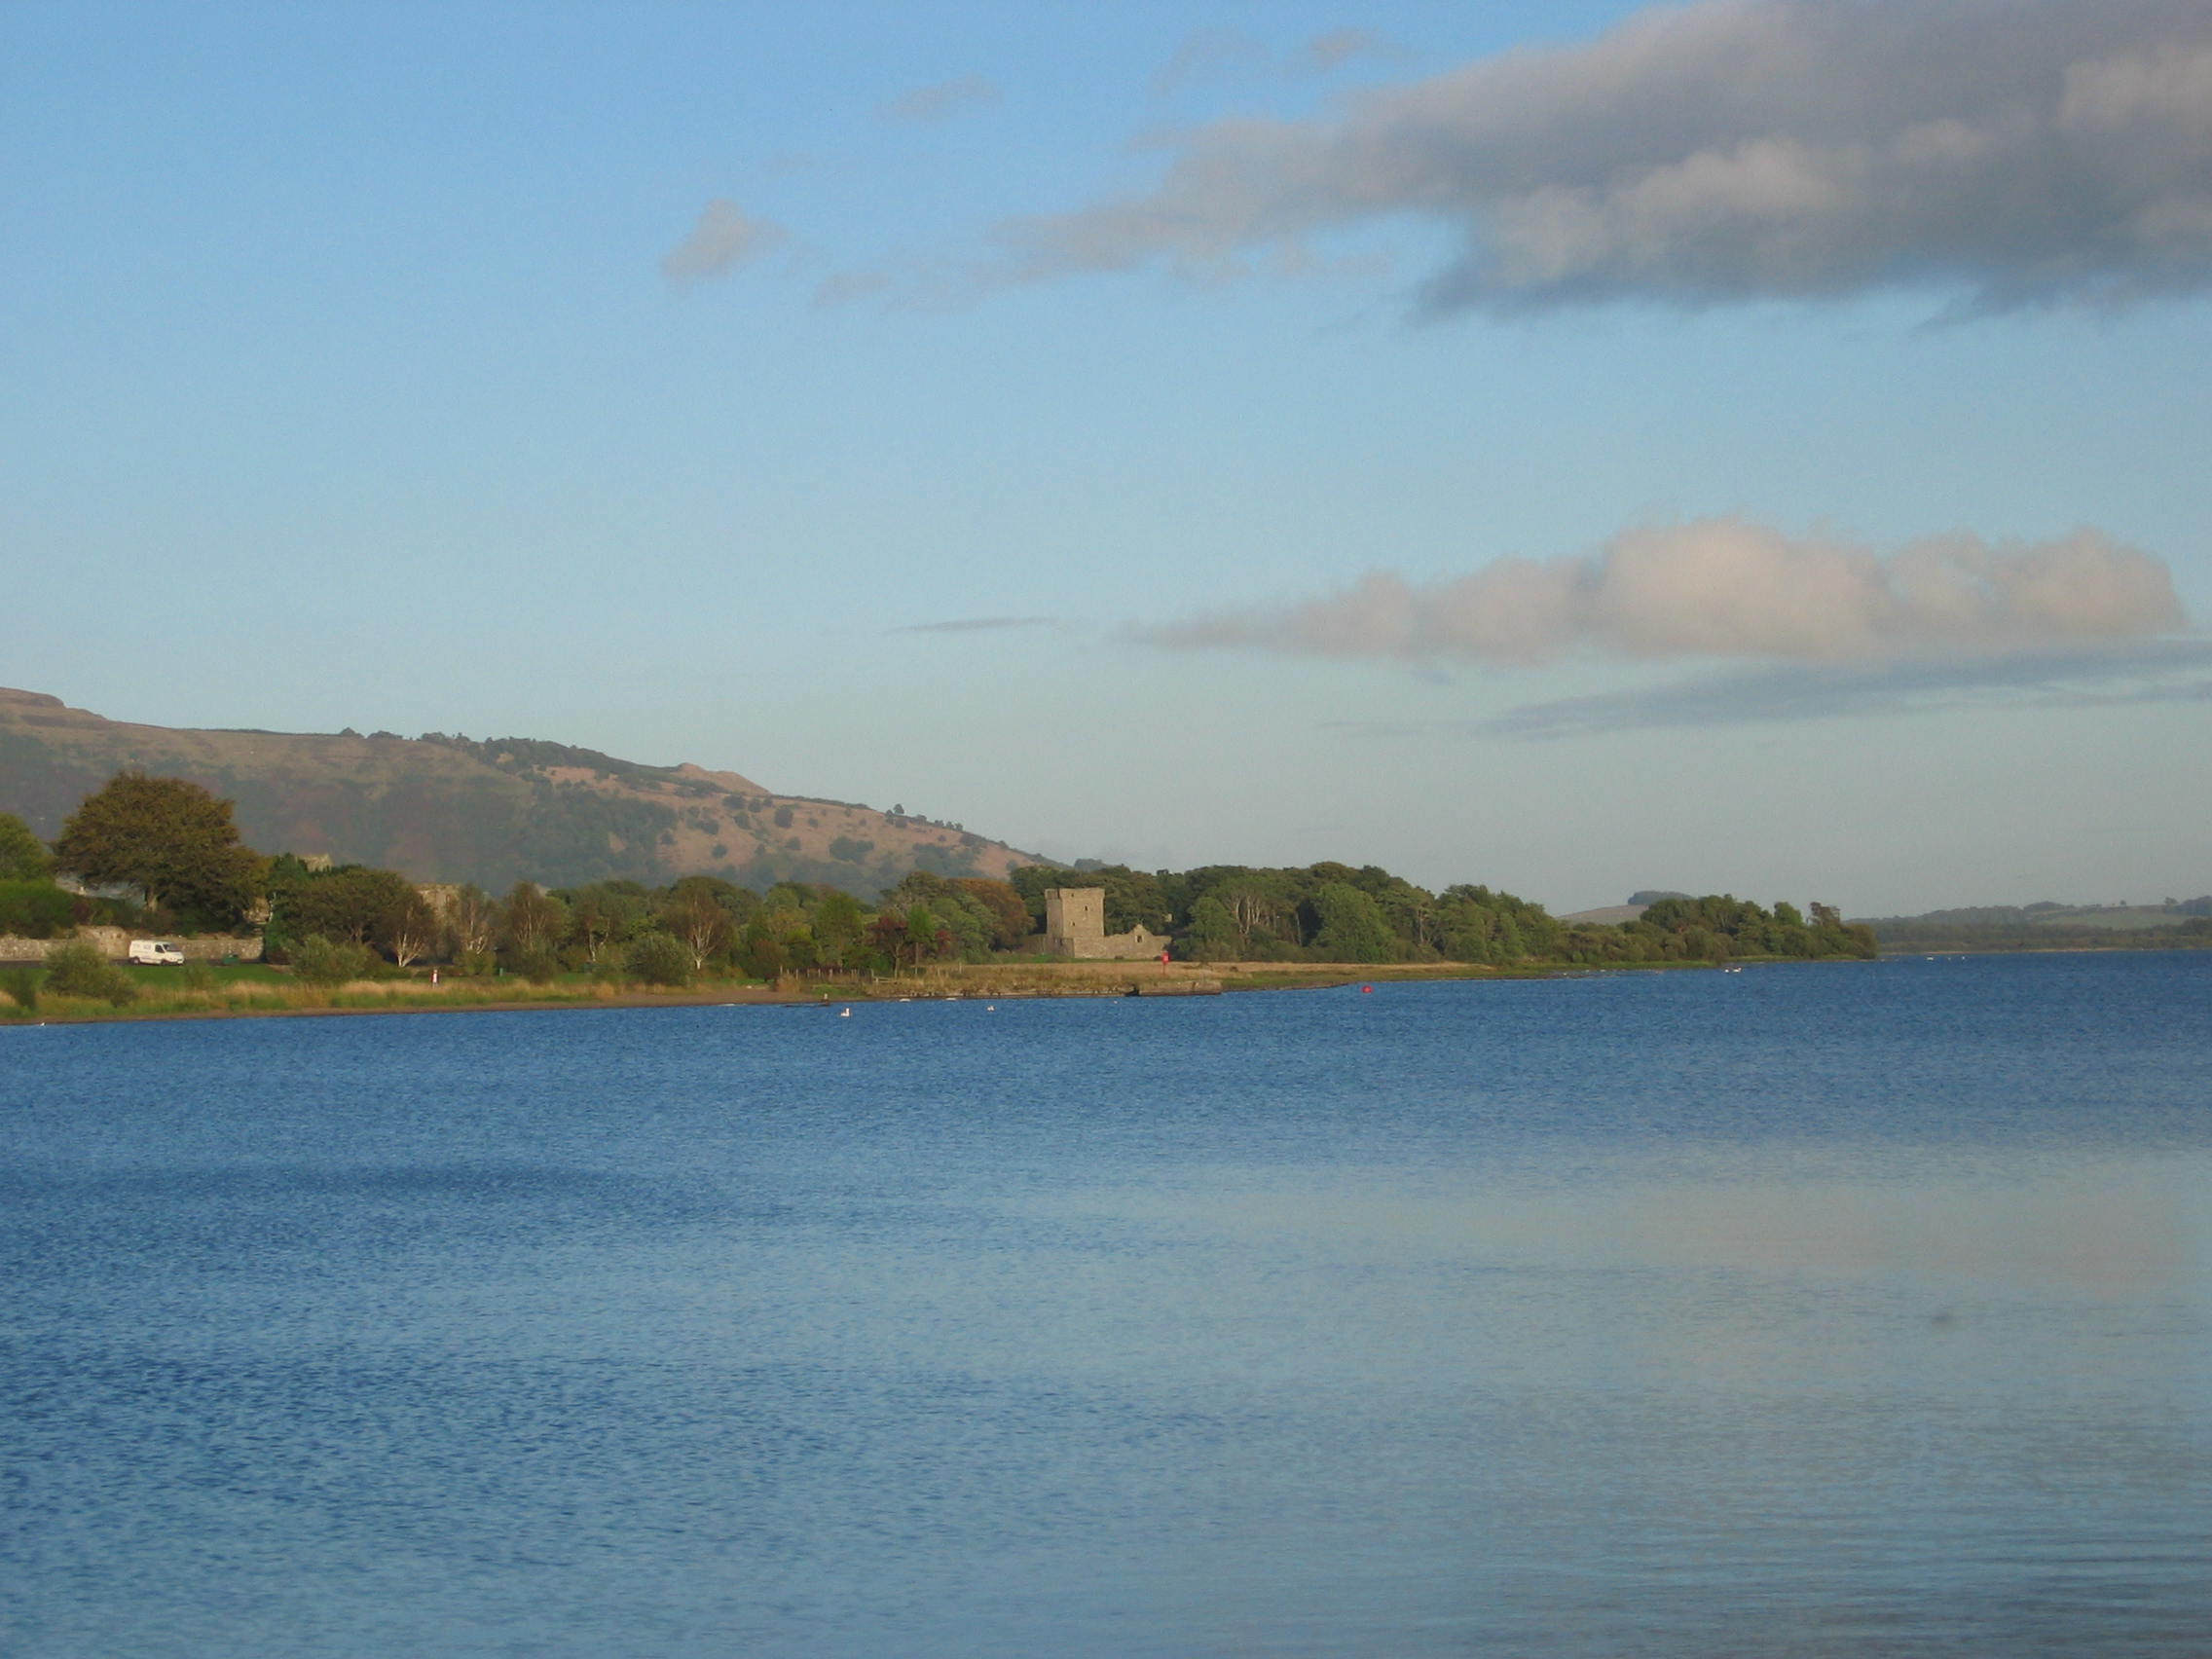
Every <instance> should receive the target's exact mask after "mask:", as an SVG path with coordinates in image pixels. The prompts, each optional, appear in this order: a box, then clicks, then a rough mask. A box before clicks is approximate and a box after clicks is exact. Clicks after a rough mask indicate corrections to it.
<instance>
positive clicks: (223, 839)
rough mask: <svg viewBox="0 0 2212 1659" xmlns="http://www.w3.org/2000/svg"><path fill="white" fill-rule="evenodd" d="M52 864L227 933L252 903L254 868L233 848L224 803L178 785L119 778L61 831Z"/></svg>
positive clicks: (234, 833) (248, 854) (251, 857)
mask: <svg viewBox="0 0 2212 1659" xmlns="http://www.w3.org/2000/svg"><path fill="white" fill-rule="evenodd" d="M54 854H55V862H56V863H58V864H59V865H60V866H61V867H62V868H63V869H66V870H69V871H72V872H73V873H75V874H77V875H80V876H82V877H84V878H85V879H86V880H87V881H100V882H109V881H113V882H128V883H129V884H130V885H131V886H133V887H136V888H138V889H140V890H141V891H142V892H143V893H144V894H145V895H146V903H147V905H148V907H149V908H154V907H160V908H166V909H171V910H174V911H176V912H178V913H179V914H180V915H184V916H187V917H190V918H191V919H193V920H196V921H201V922H207V923H213V924H215V925H217V926H227V925H230V924H233V923H236V922H237V921H238V919H239V918H240V916H241V915H243V914H244V912H245V910H246V907H247V906H248V905H250V904H251V903H253V901H254V896H255V889H256V887H257V886H258V884H259V877H260V871H261V860H260V859H259V858H258V857H256V856H255V854H254V852H253V850H252V849H251V848H250V847H246V846H243V845H241V844H240V841H239V830H238V826H237V824H235V823H233V822H232V819H231V803H230V802H229V801H227V800H223V799H220V798H218V797H217V796H215V795H213V794H211V793H208V792H207V791H206V790H204V789H202V788H201V787H200V786H199V785H198V784H195V783H191V782H188V781H187V780H185V779H183V778H150V777H148V776H146V774H145V773H143V772H123V773H119V774H118V775H117V776H115V777H113V778H110V779H109V780H108V782H107V784H106V786H105V787H104V788H102V789H101V790H99V791H98V792H97V793H93V794H90V795H87V796H86V797H85V799H84V800H83V801H82V802H81V803H80V804H79V805H78V807H77V810H76V811H75V812H73V813H71V814H70V815H69V818H68V821H67V822H66V823H64V824H63V825H62V826H61V837H60V839H59V840H57V841H55V843H54Z"/></svg>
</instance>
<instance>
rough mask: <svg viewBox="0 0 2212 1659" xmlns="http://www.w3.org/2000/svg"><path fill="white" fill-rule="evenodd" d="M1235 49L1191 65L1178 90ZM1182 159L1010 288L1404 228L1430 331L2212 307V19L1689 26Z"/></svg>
mask: <svg viewBox="0 0 2212 1659" xmlns="http://www.w3.org/2000/svg"><path fill="white" fill-rule="evenodd" d="M1345 38H1346V39H1347V40H1348V39H1349V38H1350V37H1348V36H1347V37H1345ZM1220 50H1221V48H1220V46H1219V43H1217V42H1215V43H1209V42H1203V41H1200V42H1197V43H1194V44H1193V45H1191V46H1187V47H1186V49H1185V53H1184V54H1183V55H1181V56H1179V59H1178V63H1177V65H1176V66H1174V67H1175V69H1176V72H1177V74H1178V75H1187V74H1188V73H1190V72H1193V68H1194V66H1195V65H1196V64H1197V63H1198V62H1201V61H1204V60H1207V59H1208V58H1209V55H1213V54H1218V52H1219V51H1220ZM1186 60H1187V61H1186ZM1169 148H1170V149H1171V150H1172V152H1173V160H1172V162H1171V164H1170V166H1169V167H1168V169H1167V172H1166V175H1165V177H1164V178H1163V179H1162V180H1161V183H1160V184H1159V185H1158V187H1157V188H1155V189H1153V190H1151V191H1149V192H1146V193H1143V194H1140V195H1137V196H1134V197H1130V198H1126V199H1124V200H1120V201H1110V202H1105V203H1097V204H1095V205H1092V206H1088V207H1085V208H1081V209H1078V210H1076V211H1073V212H1068V213H1062V214H1056V215H1048V216H1038V217H1031V218H1026V219H1021V220H1018V221H1014V222H1011V223H1009V224H1007V225H1005V226H1003V227H1001V233H1000V235H1001V240H1002V242H1003V244H1004V246H1005V247H1006V249H1007V251H1008V253H1009V255H1010V259H1011V265H1010V271H1011V274H1012V275H1013V276H1015V277H1017V278H1040V277H1045V276H1054V275H1059V274H1063V273H1068V272H1074V271H1086V270H1117V269H1127V268H1132V267H1136V266H1141V265H1146V264H1150V263H1155V262H1161V263H1166V264H1168V265H1171V266H1175V267H1177V268H1180V269H1184V270H1188V271H1196V272H1203V273H1205V274H1207V275H1219V274H1220V273H1221V272H1222V271H1223V270H1225V269H1228V270H1234V269H1238V268H1241V267H1243V266H1245V265H1246V264H1247V263H1248V262H1249V260H1250V258H1251V256H1252V255H1254V254H1257V253H1262V252H1265V251H1269V250H1273V249H1279V248H1280V247H1281V246H1282V245H1284V244H1286V243H1298V242H1300V241H1302V240H1306V239H1308V238H1310V237H1312V236H1315V235H1319V234H1326V233H1329V232H1331V231H1335V230H1340V229H1344V228H1346V227H1351V226H1356V225H1359V224H1363V223H1368V222H1373V221H1381V220H1386V219H1392V218H1403V217H1411V218H1415V219H1425V220H1430V221H1435V222H1440V223H1442V224H1445V225H1447V226H1449V227H1451V228H1453V229H1454V230H1456V232H1457V233H1458V234H1459V236H1460V238H1461V244H1462V245H1461V251H1460V253H1459V255H1458V256H1457V257H1456V259H1454V260H1453V261H1452V262H1451V263H1450V264H1449V265H1448V266H1447V267H1446V268H1445V269H1444V270H1443V271H1441V272H1439V273H1438V274H1436V276H1434V277H1433V279H1432V280H1431V282H1430V283H1429V285H1428V289H1427V301H1428V304H1429V305H1430V306H1431V307H1433V308H1436V309H1443V310H1449V309H1452V308H1456V307H1467V306H1486V307H1493V308H1505V307H1513V306H1528V305H1537V304H1558V303H1567V302H1575V301H1591V300H1603V299H1610V298H1622V297H1644V298H1656V299H1661V300H1666V301H1671V302H1676V303H1682V304H1705V303H1712V302H1716V301H1726V300H1738V299H1745V298H1757V297H1776V296H1781V297H1795V298H1818V297H1823V296H1834V295H1841V294H1849V293H1855V292H1860V291H1863V290H1866V289H1869V288H1875V287H1882V286H1890V285H1899V284H1936V285H1946V286H1950V287H1953V288H1956V289H1962V290H1964V291H1965V292H1966V293H1968V294H1969V295H1971V296H1972V299H1973V301H1974V302H1975V303H1977V304H1979V305H1983V306H2005V305H2013V304H2019V303H2023V302H2027V301H2050V300H2092V301H2105V302H2114V301H2124V300H2129V299H2134V298H2138V297H2142V296H2146V295H2153V294H2158V293H2173V292H2192V291H2197V290H2201V289H2203V288H2205V287H2207V286H2212V5H2208V4H2207V3H2206V0H2014V3H2011V4H1998V3H1994V0H1700V3H1697V4H1692V5H1686V6H1678V7H1677V6H1666V7H1654V8H1651V9H1648V10H1646V11H1643V12H1641V13H1639V14H1637V15H1635V16H1634V17H1632V18H1629V19H1628V20H1627V21H1625V22H1623V23H1622V24H1620V25H1619V26H1617V27H1615V28H1614V29H1612V30H1610V31H1609V32H1607V33H1606V34H1604V35H1603V36H1601V37H1599V38H1598V39H1596V40H1594V41H1591V42H1589V43H1587V44H1584V45H1578V46H1572V47H1565V48H1558V49H1550V50H1541V51H1533V50H1531V51H1516V52H1509V53H1504V54H1500V55H1495V56H1492V57H1487V58H1482V59H1479V60H1477V61H1474V62H1471V63H1468V64H1466V65H1463V66H1462V67H1460V68H1458V69H1456V70H1453V71H1451V72H1449V73H1446V74H1443V75H1439V76H1435V77H1432V78H1430V79H1426V80H1421V81H1417V82H1412V83H1408V84H1405V85H1401V86H1398V87H1394V88H1389V89H1385V90H1382V91H1378V92H1371V93H1368V94H1366V95H1365V96H1363V97H1361V98H1359V99H1357V100H1356V101H1353V102H1351V103H1349V104H1348V105H1346V107H1345V109H1344V110H1343V111H1342V112H1341V113H1339V114H1337V115H1333V116H1330V117H1326V118H1319V119H1313V120H1306V121H1286V120H1256V119H1246V120H1237V121H1226V122H1220V123H1216V124H1213V125H1210V126H1206V127H1201V128H1198V129H1195V130H1192V131H1189V132H1187V133H1184V134H1182V135H1180V136H1179V137H1177V138H1175V139H1173V140H1172V141H1171V142H1170V145H1169Z"/></svg>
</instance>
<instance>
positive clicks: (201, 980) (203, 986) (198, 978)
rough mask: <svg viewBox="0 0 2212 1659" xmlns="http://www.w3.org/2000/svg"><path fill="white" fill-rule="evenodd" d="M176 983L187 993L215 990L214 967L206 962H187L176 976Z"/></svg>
mask: <svg viewBox="0 0 2212 1659" xmlns="http://www.w3.org/2000/svg"><path fill="white" fill-rule="evenodd" d="M177 983H178V984H180V985H182V986H183V987H184V988H185V989H186V990H188V991H211V990H213V989H214V988H215V969H214V966H213V965H212V964H211V963H206V962H187V963H186V964H185V965H184V967H183V969H182V971H181V972H180V973H179V974H178V975H177Z"/></svg>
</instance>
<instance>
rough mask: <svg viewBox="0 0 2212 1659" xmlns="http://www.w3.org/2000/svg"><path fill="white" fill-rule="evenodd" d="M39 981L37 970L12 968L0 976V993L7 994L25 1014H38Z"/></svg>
mask: <svg viewBox="0 0 2212 1659" xmlns="http://www.w3.org/2000/svg"><path fill="white" fill-rule="evenodd" d="M38 980H39V972H38V970H37V969H36V968H11V969H9V970H8V971H7V972H6V973H5V974H0V991H5V992H7V993H8V995H9V997H10V998H11V999H13V1001H14V1002H15V1005H16V1006H17V1007H18V1009H20V1010H22V1012H23V1013H25V1014H35V1013H37V1012H38Z"/></svg>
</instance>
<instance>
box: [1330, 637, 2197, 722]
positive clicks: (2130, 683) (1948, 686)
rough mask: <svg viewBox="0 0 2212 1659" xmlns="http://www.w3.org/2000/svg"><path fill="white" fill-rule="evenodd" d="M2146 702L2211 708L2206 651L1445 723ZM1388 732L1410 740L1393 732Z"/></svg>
mask: <svg viewBox="0 0 2212 1659" xmlns="http://www.w3.org/2000/svg"><path fill="white" fill-rule="evenodd" d="M2147 703H2212V645H2206V644H2205V643H2204V642H2202V641H2195V640H2154V641H2149V642H2146V643H2144V644H2141V645H2121V646H2115V647H2110V648H2106V649H2102V650H2092V651H2073V652H2048V651H2038V652H2030V653H2027V654H2024V655H2020V656H2009V657H1998V658H1984V659H1977V660H1970V661H1966V662H1956V661H1952V662H1890V663H1875V664H1871V665H1869V664H1851V665H1848V666H1844V667H1829V666H1817V667H1808V666H1805V665H1801V664H1791V665H1788V666H1785V667H1781V668H1772V669H1762V670H1758V671H1756V672H1753V673H1748V674H1747V673H1734V674H1712V675H1700V676H1697V677H1694V678H1692V679H1689V680H1685V681H1682V682H1679V683H1677V684H1674V685H1662V686H1658V687H1655V688H1653V689H1650V690H1644V691H1609V692H1604V693H1601V694H1599V695H1597V696H1591V697H1562V698H1558V699H1556V700H1554V701H1551V702H1547V703H1525V704H1523V705H1522V706H1520V707H1519V708H1515V709H1508V710H1506V711H1505V712H1504V713H1503V714H1499V715H1494V716H1492V717H1490V718H1489V719H1479V720H1469V721H1461V722H1454V730H1456V732H1457V733H1458V734H1459V735H1463V736H1477V737H1506V738H1522V739H1531V740H1540V739H1552V738H1564V737H1599V736H1604V735H1605V734H1607V733H1611V732H1622V731H1657V730H1666V729H1678V728H1683V727H1711V726H1733V725H1749V724H1755V723H1761V722H1766V721H1774V720H1814V719H1843V718H1847V717H1852V716H1858V717H1862V718H1866V717H1885V718H1886V717H1891V716H1899V715H1922V714H1936V713H1939V712H1941V711H1943V710H1946V709H1959V708H1990V707H1997V708H2033V709H2098V708H2113V707H2120V706H2139V705H2142V704H2147ZM1369 735H1382V734H1380V733H1374V732H1371V733H1369ZM1393 735H1412V734H1411V733H1410V732H1407V731H1406V730H1404V729H1403V728H1401V729H1400V730H1399V731H1397V732H1396V733H1394V734H1393Z"/></svg>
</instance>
